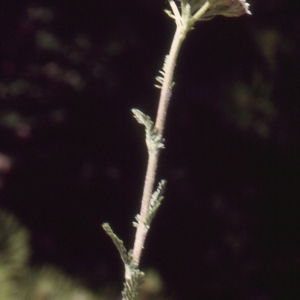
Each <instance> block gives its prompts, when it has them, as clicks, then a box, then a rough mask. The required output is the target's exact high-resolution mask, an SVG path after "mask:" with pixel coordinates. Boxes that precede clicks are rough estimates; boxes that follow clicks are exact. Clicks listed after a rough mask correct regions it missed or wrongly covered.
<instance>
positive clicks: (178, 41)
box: [132, 0, 209, 266]
mask: <svg viewBox="0 0 300 300" xmlns="http://www.w3.org/2000/svg"><path fill="white" fill-rule="evenodd" d="M169 2H170V5H171V7H172V10H173V12H174V16H175V18H176V25H177V29H176V32H175V35H174V38H173V41H172V44H171V48H170V52H169V55H168V56H167V58H166V61H165V66H164V80H163V83H162V87H161V93H160V99H159V105H158V111H157V116H156V122H155V126H156V128H157V129H158V131H159V133H160V134H161V135H163V131H164V128H165V123H166V116H167V110H168V106H169V102H170V98H171V94H172V86H173V75H174V69H175V65H176V61H177V57H178V53H179V50H180V48H181V45H182V43H183V41H184V39H185V37H186V34H187V33H188V31H189V30H190V29H191V27H192V25H193V24H194V22H192V24H191V22H190V20H191V16H188V17H187V16H184V17H185V18H183V17H181V16H180V15H179V13H177V12H178V9H177V6H176V4H175V2H174V1H173V0H170V1H169ZM208 7H209V5H205V8H204V9H202V10H201V14H204V13H205V11H206V10H207V9H208ZM176 9H177V12H176ZM186 17H187V18H186ZM195 21H196V20H195ZM159 154H160V149H157V150H156V151H149V158H148V165H147V171H146V177H145V183H144V190H143V197H142V204H141V211H140V218H139V222H138V226H137V230H136V235H135V242H134V248H133V255H132V257H133V260H134V263H135V265H136V266H139V263H140V259H141V254H142V251H143V248H144V244H145V239H146V236H147V233H148V230H149V227H148V226H147V224H146V219H147V215H148V214H149V204H150V199H151V195H152V193H153V188H154V183H155V180H156V171H157V165H158V159H159Z"/></svg>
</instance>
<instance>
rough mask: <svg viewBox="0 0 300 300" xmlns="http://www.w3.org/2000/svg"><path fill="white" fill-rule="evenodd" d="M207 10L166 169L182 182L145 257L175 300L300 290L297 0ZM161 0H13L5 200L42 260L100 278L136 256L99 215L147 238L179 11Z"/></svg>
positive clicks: (6, 53)
mask: <svg viewBox="0 0 300 300" xmlns="http://www.w3.org/2000/svg"><path fill="white" fill-rule="evenodd" d="M249 2H250V4H251V7H250V9H251V11H252V13H253V16H251V17H250V16H248V15H247V16H243V17H241V18H232V19H229V18H224V17H217V18H215V19H214V20H212V21H207V22H203V23H201V24H200V23H198V24H197V26H196V28H195V30H194V31H192V32H191V33H189V35H188V38H187V40H186V41H185V44H184V46H183V48H182V51H181V53H180V56H179V61H178V64H177V69H176V74H175V82H176V85H175V88H174V90H173V97H172V100H171V105H170V110H169V115H168V119H167V126H166V131H165V138H166V143H165V144H166V149H165V150H163V153H162V155H161V164H160V168H159V173H158V178H166V179H167V180H168V185H167V190H166V193H165V196H166V197H165V200H164V202H163V205H162V207H161V208H160V210H159V212H158V214H157V216H156V218H155V220H154V222H153V225H152V227H151V230H150V233H149V236H148V239H147V243H146V249H145V252H144V254H143V258H142V266H141V267H142V269H143V268H147V267H153V268H156V269H157V270H158V271H159V272H160V274H161V275H162V277H163V279H164V281H165V283H166V286H167V294H168V295H170V296H172V297H173V298H174V299H213V300H215V299H216V300H217V299H220V300H225V299H231V300H234V299H246V300H269V299H299V298H300V285H299V282H300V281H299V279H300V243H299V232H300V226H299V225H300V221H299V214H300V197H299V195H300V187H299V178H300V177H299V175H300V174H299V171H300V170H299V167H300V155H299V150H300V149H299V148H300V147H299V146H300V144H299V142H300V140H299V130H300V122H299V109H300V107H299V103H300V102H299V95H300V85H299V76H300V63H299V57H300V48H299V46H300V38H299V32H300V19H299V12H300V9H299V4H298V2H297V1H291V0H290V1H288V0H269V1H258V0H249ZM164 8H168V3H167V1H163V0H147V1H146V0H128V1H123V0H115V1H106V0H88V1H83V0H72V1H68V0H65V1H53V0H52V1H35V2H33V1H27V0H22V1H21V0H19V1H17V0H9V1H8V0H2V1H1V3H0V41H1V47H0V53H1V54H0V55H1V57H0V59H1V63H0V74H1V77H0V99H1V101H0V153H1V156H0V172H1V181H0V183H1V200H0V201H1V202H0V205H1V207H2V208H5V209H7V210H9V211H11V212H13V213H14V214H15V215H16V216H17V217H18V218H19V219H20V221H21V222H22V223H23V224H24V225H25V226H26V227H28V228H29V229H30V231H31V233H32V251H33V255H32V264H33V265H40V264H44V263H51V264H54V265H56V266H59V267H61V268H62V269H64V270H65V271H66V272H67V273H69V274H72V275H75V276H81V277H83V278H84V279H85V280H86V282H88V284H89V285H90V286H91V287H94V288H97V287H99V286H101V285H107V284H116V285H117V286H118V287H119V288H121V284H122V276H123V269H122V268H123V267H122V263H121V260H120V259H119V256H118V253H117V251H116V249H115V247H114V245H113V244H112V242H111V240H110V239H109V238H108V237H107V236H106V235H105V233H104V232H103V230H102V228H101V224H102V223H103V222H109V223H110V224H111V226H112V227H113V229H114V230H115V232H116V233H117V234H118V236H119V237H120V238H122V239H123V240H124V243H125V245H126V246H127V247H128V248H130V247H131V245H132V242H133V239H134V230H133V228H132V226H131V221H132V220H133V219H134V216H135V214H136V213H138V211H139V205H140V204H139V201H140V200H139V199H140V198H141V193H142V185H143V181H144V173H145V167H146V162H147V151H146V146H145V143H144V129H143V128H142V126H141V125H139V124H137V123H136V121H135V120H134V119H133V118H132V116H131V111H130V109H131V108H139V109H141V110H142V111H143V112H144V113H146V114H148V115H150V116H152V118H153V119H154V118H155V113H156V108H157V99H158V96H159V90H157V89H155V88H154V87H153V85H154V84H155V80H154V78H155V76H157V75H158V70H159V69H161V67H162V63H163V60H164V55H166V54H167V52H168V49H169V46H170V43H171V40H172V36H173V33H174V30H175V25H174V23H173V22H172V20H171V19H169V18H168V17H167V16H166V15H165V14H164V12H163V9H164Z"/></svg>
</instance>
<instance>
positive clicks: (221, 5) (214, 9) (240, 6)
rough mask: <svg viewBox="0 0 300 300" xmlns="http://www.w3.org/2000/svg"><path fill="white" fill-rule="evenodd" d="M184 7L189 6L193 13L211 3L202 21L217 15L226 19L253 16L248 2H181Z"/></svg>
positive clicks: (227, 0) (233, 0) (209, 0)
mask: <svg viewBox="0 0 300 300" xmlns="http://www.w3.org/2000/svg"><path fill="white" fill-rule="evenodd" d="M179 1H180V2H181V3H182V4H183V5H186V4H189V5H190V7H191V13H192V14H194V13H195V12H197V11H198V10H199V9H200V8H201V7H202V6H203V5H204V4H205V3H206V2H208V3H209V8H208V10H207V11H206V12H205V13H204V14H203V15H202V17H201V18H200V20H209V19H212V18H213V17H215V16H216V15H223V16H225V17H239V16H241V15H243V14H249V15H251V12H250V10H249V6H250V4H248V3H247V2H246V0H179Z"/></svg>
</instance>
